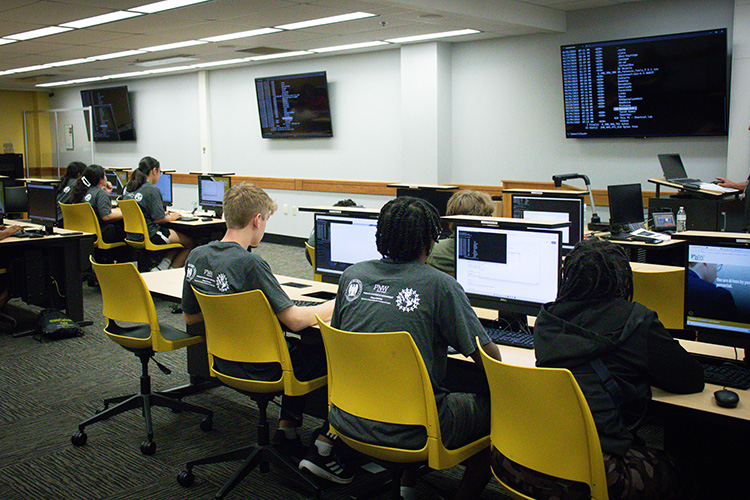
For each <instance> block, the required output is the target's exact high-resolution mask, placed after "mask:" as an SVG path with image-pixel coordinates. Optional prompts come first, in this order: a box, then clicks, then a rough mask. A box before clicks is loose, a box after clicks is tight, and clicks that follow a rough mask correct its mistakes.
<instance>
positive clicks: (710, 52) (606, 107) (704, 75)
mask: <svg viewBox="0 0 750 500" xmlns="http://www.w3.org/2000/svg"><path fill="white" fill-rule="evenodd" d="M560 50H561V55H562V79H563V94H564V104H565V136H566V137H567V138H576V139H579V138H599V137H660V136H661V137H666V136H699V135H706V136H708V135H726V134H727V123H728V101H727V94H728V88H727V81H728V75H727V30H726V29H725V28H722V29H713V30H707V31H695V32H690V33H678V34H671V35H661V36H651V37H646V38H632V39H628V40H612V41H606V42H596V43H583V44H577V45H563V46H562V47H561V48H560Z"/></svg>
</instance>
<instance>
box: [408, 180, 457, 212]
mask: <svg viewBox="0 0 750 500" xmlns="http://www.w3.org/2000/svg"><path fill="white" fill-rule="evenodd" d="M455 192H456V191H455V190H453V191H449V190H446V189H429V188H401V187H400V188H398V189H396V196H398V197H401V196H413V197H414V198H420V199H423V200H424V201H426V202H428V203H430V204H432V206H433V207H435V208H437V211H438V213H439V214H440V216H441V217H442V216H444V215H445V213H446V211H447V209H448V200H449V199H450V197H451V196H453V193H455Z"/></svg>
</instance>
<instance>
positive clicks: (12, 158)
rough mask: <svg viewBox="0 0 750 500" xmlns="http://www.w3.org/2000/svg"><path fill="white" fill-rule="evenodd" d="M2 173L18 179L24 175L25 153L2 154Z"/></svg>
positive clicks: (0, 170)
mask: <svg viewBox="0 0 750 500" xmlns="http://www.w3.org/2000/svg"><path fill="white" fill-rule="evenodd" d="M0 175H5V176H8V177H13V178H16V179H18V178H21V177H23V155H22V154H18V153H4V154H0Z"/></svg>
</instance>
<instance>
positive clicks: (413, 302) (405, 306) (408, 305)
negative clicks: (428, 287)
mask: <svg viewBox="0 0 750 500" xmlns="http://www.w3.org/2000/svg"><path fill="white" fill-rule="evenodd" d="M396 307H398V308H399V309H401V310H402V311H404V312H412V311H414V310H416V309H417V307H419V294H418V293H417V292H415V291H414V290H412V289H411V288H404V289H403V290H401V291H400V292H398V295H397V296H396Z"/></svg>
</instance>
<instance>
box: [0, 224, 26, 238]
mask: <svg viewBox="0 0 750 500" xmlns="http://www.w3.org/2000/svg"><path fill="white" fill-rule="evenodd" d="M21 229H23V228H22V227H21V226H0V240H4V239H5V238H7V237H8V236H13V235H14V234H15V233H16V231H20V230H21Z"/></svg>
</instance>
